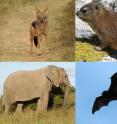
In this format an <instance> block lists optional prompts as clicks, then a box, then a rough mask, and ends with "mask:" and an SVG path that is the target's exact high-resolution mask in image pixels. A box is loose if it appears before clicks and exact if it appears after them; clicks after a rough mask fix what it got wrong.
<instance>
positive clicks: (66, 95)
mask: <svg viewBox="0 0 117 124" xmlns="http://www.w3.org/2000/svg"><path fill="white" fill-rule="evenodd" d="M69 91H70V86H66V88H65V93H64V100H63V108H64V107H65V105H66V101H67V97H68V94H69Z"/></svg>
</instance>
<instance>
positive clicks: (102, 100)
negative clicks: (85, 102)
mask: <svg viewBox="0 0 117 124" xmlns="http://www.w3.org/2000/svg"><path fill="white" fill-rule="evenodd" d="M111 100H112V98H110V97H108V96H106V97H105V96H99V97H97V98H96V99H95V102H94V104H93V108H92V113H93V114H94V113H95V112H96V111H98V110H99V109H100V108H101V107H103V106H108V104H109V102H110V101H111Z"/></svg>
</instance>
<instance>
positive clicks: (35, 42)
mask: <svg viewBox="0 0 117 124" xmlns="http://www.w3.org/2000/svg"><path fill="white" fill-rule="evenodd" d="M34 44H35V46H36V47H37V45H38V39H37V37H36V36H35V37H34Z"/></svg>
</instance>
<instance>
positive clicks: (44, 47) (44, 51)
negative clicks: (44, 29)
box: [42, 34, 47, 54]
mask: <svg viewBox="0 0 117 124" xmlns="http://www.w3.org/2000/svg"><path fill="white" fill-rule="evenodd" d="M46 40H47V36H46V34H43V35H42V52H43V53H44V54H45V53H47V46H46V45H47V44H46V43H47V41H46Z"/></svg>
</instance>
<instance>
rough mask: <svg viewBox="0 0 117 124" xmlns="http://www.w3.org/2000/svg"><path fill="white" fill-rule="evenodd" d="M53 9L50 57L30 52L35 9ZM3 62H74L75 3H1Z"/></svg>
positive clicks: (24, 0) (0, 56)
mask: <svg viewBox="0 0 117 124" xmlns="http://www.w3.org/2000/svg"><path fill="white" fill-rule="evenodd" d="M44 5H45V6H46V5H48V8H49V20H48V22H49V33H48V42H47V46H48V49H49V52H48V54H47V55H46V56H37V55H36V50H35V49H33V55H31V54H30V53H29V45H30V42H29V27H30V24H31V22H32V21H33V20H35V16H36V15H35V9H34V8H35V6H44ZM0 16H1V19H0V29H1V30H0V42H1V44H0V61H50V60H51V61H73V60H74V41H75V40H74V1H72V0H64V1H62V0H60V1H58V0H54V1H52V0H1V1H0Z"/></svg>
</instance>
